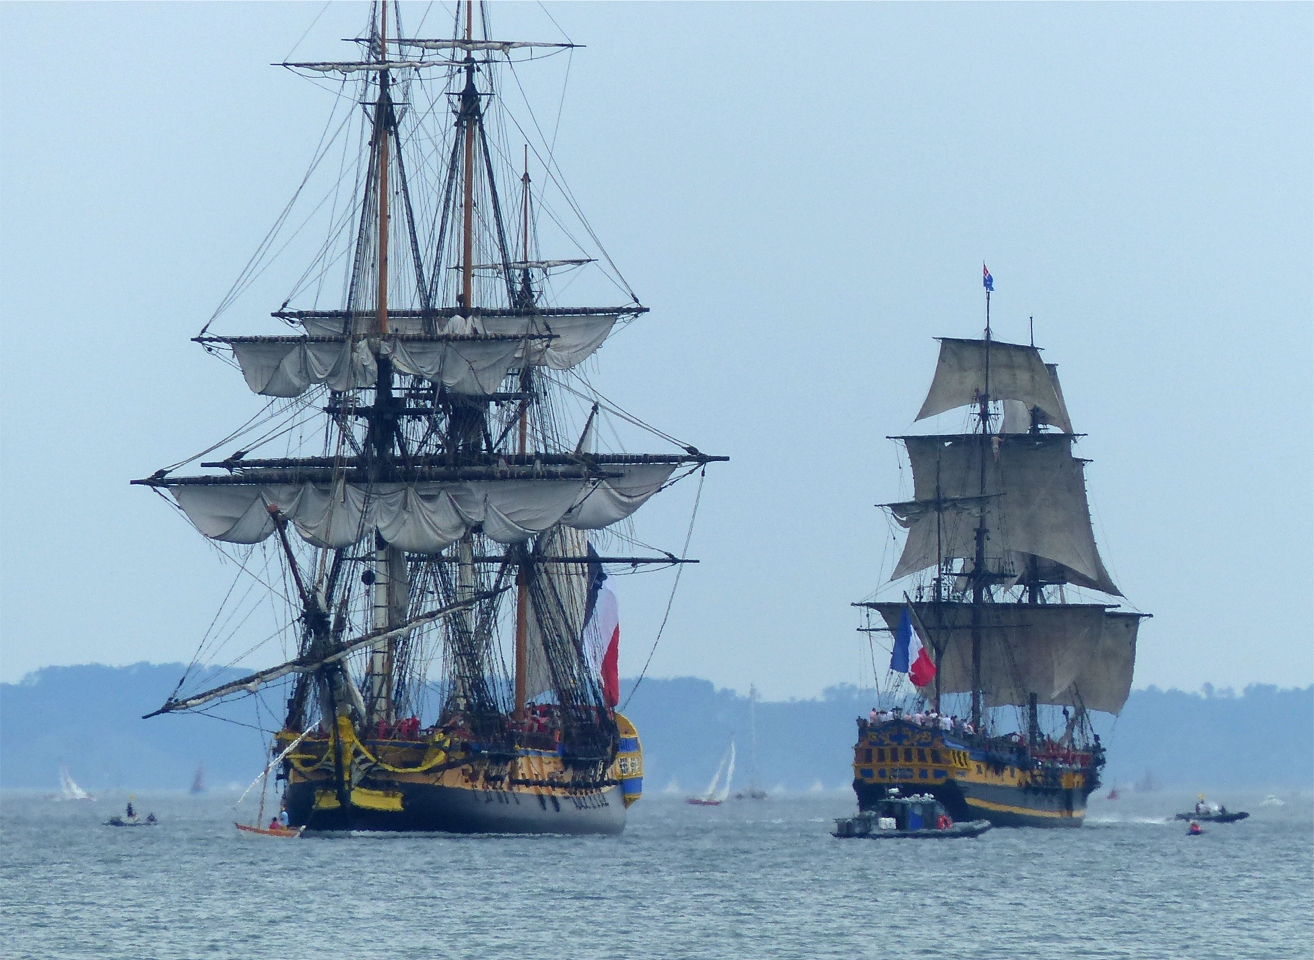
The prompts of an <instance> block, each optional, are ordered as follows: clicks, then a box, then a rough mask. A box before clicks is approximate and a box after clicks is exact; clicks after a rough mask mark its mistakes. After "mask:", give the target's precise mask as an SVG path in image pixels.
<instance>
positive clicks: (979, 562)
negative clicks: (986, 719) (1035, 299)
mask: <svg viewBox="0 0 1314 960" xmlns="http://www.w3.org/2000/svg"><path fill="white" fill-rule="evenodd" d="M984 267H985V264H982V268H983V270H984ZM985 276H986V277H987V278H989V276H990V274H989V273H988V272H987V273H985ZM992 286H993V284H992V283H991V282H990V281H989V280H988V279H987V280H986V282H985V287H986V327H985V383H984V387H985V389H984V390H982V391H981V394H980V401H979V402H980V406H979V407H978V410H977V415H978V418H979V419H980V421H981V424H980V428H981V475H980V485H979V489H978V491H977V493H978V495H979V496H981V497H984V496H985V495H986V448H987V447H988V446H989V444H990V290H991V287H992ZM986 533H987V530H986V511H985V510H984V509H983V510H982V511H981V513H980V517H979V518H978V520H977V524H976V555H975V556H974V557H973V558H972V564H973V570H972V729H974V730H977V731H979V730H980V729H981V621H982V619H983V617H984V614H985V611H984V610H983V609H982V607H983V605H984V604H985V600H986V579H985V578H986V566H985V542H986Z"/></svg>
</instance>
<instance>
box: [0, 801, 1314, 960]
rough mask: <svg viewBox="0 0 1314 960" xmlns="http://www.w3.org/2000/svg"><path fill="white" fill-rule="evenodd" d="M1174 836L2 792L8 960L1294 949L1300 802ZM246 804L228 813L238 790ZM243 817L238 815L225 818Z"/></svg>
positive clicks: (1249, 805)
mask: <svg viewBox="0 0 1314 960" xmlns="http://www.w3.org/2000/svg"><path fill="white" fill-rule="evenodd" d="M1282 796H1283V798H1284V799H1285V800H1286V803H1285V805H1283V806H1264V805H1262V804H1261V803H1260V801H1261V800H1262V797H1257V796H1245V797H1242V796H1231V795H1228V796H1221V797H1219V798H1218V799H1221V800H1223V802H1225V803H1227V804H1228V806H1229V807H1232V808H1234V809H1242V808H1245V809H1249V810H1250V811H1251V814H1252V816H1251V818H1250V819H1249V820H1248V821H1246V822H1244V823H1239V824H1235V825H1231V826H1213V827H1207V828H1206V829H1207V831H1208V832H1207V833H1206V834H1205V835H1204V836H1202V837H1188V836H1186V832H1185V825H1184V824H1181V823H1172V822H1169V823H1166V822H1164V821H1163V820H1162V817H1163V816H1164V815H1167V814H1171V813H1172V812H1173V811H1174V810H1175V809H1185V808H1186V806H1187V805H1189V804H1190V803H1191V802H1193V800H1194V797H1193V796H1189V795H1185V794H1183V795H1175V794H1172V793H1167V792H1165V793H1157V794H1150V795H1144V794H1137V795H1132V796H1130V797H1127V798H1124V799H1123V800H1120V801H1118V802H1116V803H1111V802H1107V801H1099V802H1097V803H1095V804H1094V805H1093V807H1092V810H1091V817H1090V819H1089V820H1088V822H1087V825H1086V827H1084V828H1083V829H1081V830H1074V831H1043V830H993V831H991V832H989V833H987V834H986V835H985V836H983V837H981V838H979V839H975V840H953V841H937V842H923V841H915V840H899V841H870V840H843V841H841V840H835V839H833V838H831V837H830V836H829V835H828V833H827V831H828V829H829V827H830V826H831V818H832V817H835V816H843V815H845V814H847V813H849V812H850V811H851V808H852V805H853V801H852V798H851V796H843V795H841V794H826V795H808V796H793V797H784V796H776V797H772V798H771V799H768V800H765V801H756V802H754V801H741V802H734V801H731V802H730V803H728V804H726V805H725V806H723V807H720V808H716V809H707V808H698V807H691V806H687V805H686V804H684V803H681V802H679V800H678V798H670V797H657V798H652V797H649V798H647V799H645V800H643V801H642V802H641V803H640V804H638V805H637V806H636V807H634V808H633V809H632V810H631V812H630V823H629V827H628V829H627V830H626V832H625V834H624V836H622V837H619V838H607V839H602V838H596V839H592V838H589V839H562V838H554V837H417V836H407V837H402V836H368V835H357V836H345V837H333V838H318V839H308V838H307V839H298V840H276V839H269V838H263V837H254V836H246V835H241V834H239V833H238V832H237V831H236V830H234V829H233V826H232V820H233V810H232V802H233V800H234V799H235V796H234V795H221V796H206V797H201V798H192V797H187V796H179V795H176V794H174V795H164V794H161V795H140V796H138V804H137V806H138V809H139V810H140V811H142V812H143V813H145V812H146V811H152V810H153V811H154V812H155V813H156V814H157V815H158V816H159V817H160V820H161V824H160V825H159V826H157V827H153V828H146V829H132V830H122V829H112V828H109V827H105V826H102V825H101V821H103V820H105V819H107V818H108V817H109V816H110V815H111V814H113V813H118V812H120V811H121V807H122V799H123V798H122V797H104V798H102V799H101V800H100V801H99V802H97V803H58V802H52V801H49V800H43V799H41V798H40V797H37V796H33V795H24V794H17V793H7V794H5V795H4V796H3V798H0V840H2V841H3V865H2V868H0V954H2V955H3V956H4V957H6V958H10V957H14V958H17V957H95V958H112V960H119V958H123V960H128V958H131V960H138V958H156V957H159V958H164V957H243V958H246V957H252V958H254V957H261V958H266V957H270V958H275V957H286V958H308V957H323V958H334V960H337V958H351V960H364V958H370V960H372V958H380V960H382V958H389V960H404V958H435V957H494V958H501V957H507V958H511V957H516V958H519V957H525V958H531V957H533V958H537V957H552V958H591V957H746V958H747V957H751V958H758V957H843V958H854V957H882V958H885V957H892V958H903V957H956V958H957V957H983V958H985V957H989V958H994V957H1001V958H1002V957H1027V958H1030V957H1039V958H1047V957H1055V958H1058V957H1064V958H1068V957H1136V958H1141V957H1146V958H1177V957H1182V958H1191V960H1202V958H1214V957H1217V958H1228V960H1235V958H1249V957H1254V958H1264V960H1271V958H1287V957H1291V958H1309V957H1310V956H1311V952H1312V951H1314V946H1312V945H1314V802H1312V801H1311V797H1310V796H1309V795H1308V794H1306V795H1302V796H1297V795H1294V794H1284V795H1282ZM248 804H249V801H248ZM243 810H244V811H246V812H245V816H246V817H247V818H250V817H253V816H254V805H253V804H250V805H249V807H248V806H247V805H244V807H243Z"/></svg>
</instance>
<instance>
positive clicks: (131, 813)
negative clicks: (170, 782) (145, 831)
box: [105, 797, 160, 827]
mask: <svg viewBox="0 0 1314 960" xmlns="http://www.w3.org/2000/svg"><path fill="white" fill-rule="evenodd" d="M135 799H136V797H128V806H127V809H125V810H124V811H123V816H121V817H120V816H118V815H117V814H116V815H115V816H112V817H110V818H109V819H108V820H106V821H105V826H107V827H153V826H155V825H156V824H157V823H159V822H160V821H159V820H157V819H155V814H153V813H148V814H146V816H145V817H140V816H138V815H137V808H136V807H134V806H133V805H132V801H133V800H135Z"/></svg>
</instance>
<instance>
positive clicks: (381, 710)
mask: <svg viewBox="0 0 1314 960" xmlns="http://www.w3.org/2000/svg"><path fill="white" fill-rule="evenodd" d="M379 59H380V61H385V62H386V61H387V59H388V4H387V0H380V2H379ZM388 100H389V98H388V71H387V70H381V71H379V100H378V103H377V104H376V105H375V108H374V111H375V113H374V131H375V132H374V141H375V147H376V148H377V151H378V153H377V161H376V162H377V164H378V169H379V178H378V190H379V193H378V202H379V290H378V314H377V317H378V328H379V336H386V335H387V333H388V215H389V211H388V114H389V112H390V104H389V102H388ZM391 396H392V366H391V364H390V363H389V362H388V360H387V358H384V357H381V358H380V362H379V378H378V382H377V389H376V391H375V407H376V410H375V416H376V417H377V416H379V415H380V414H381V413H384V409H383V408H384V407H385V405H386V404H387V401H389V400H390V399H391ZM375 430H376V432H377V433H378V435H379V447H380V449H383V447H384V446H385V444H386V445H391V442H392V437H391V433H390V431H388V430H387V429H386V427H385V425H384V424H382V423H379V422H378V421H376V423H375ZM385 433H387V434H388V435H387V437H386V439H385V437H384V436H383V434H385ZM388 553H389V548H388V547H387V546H386V545H383V544H379V543H376V544H375V562H374V577H375V581H374V621H375V623H374V626H375V628H376V629H384V628H387V627H389V626H392V622H391V621H392V618H393V608H394V606H395V604H394V603H393V602H392V601H393V593H394V591H395V590H396V586H397V585H396V584H395V583H394V582H393V578H392V573H393V567H394V566H395V565H394V564H392V563H390V562H389V556H388ZM395 655H396V644H395V641H393V640H386V641H384V643H382V644H381V645H380V646H379V647H376V648H375V650H374V652H373V656H372V657H371V660H372V662H371V664H370V673H371V674H372V675H373V676H372V678H371V679H372V682H371V685H370V686H371V689H370V705H369V707H370V713H371V714H372V717H373V719H375V720H384V721H387V722H389V723H391V722H392V719H393V717H392V690H393V676H392V671H393V660H394V658H395Z"/></svg>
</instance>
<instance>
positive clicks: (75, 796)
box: [59, 763, 93, 800]
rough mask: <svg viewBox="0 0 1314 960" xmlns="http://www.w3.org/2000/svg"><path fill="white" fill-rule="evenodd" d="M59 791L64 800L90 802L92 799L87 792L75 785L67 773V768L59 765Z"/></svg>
mask: <svg viewBox="0 0 1314 960" xmlns="http://www.w3.org/2000/svg"><path fill="white" fill-rule="evenodd" d="M59 790H60V795H61V796H62V797H63V799H65V800H91V799H93V797H92V796H91V794H89V793H87V791H85V790H83V789H82V788H81V787H79V786H78V785H77V782H76V781H75V780H74V779H73V777H72V775H71V774H70V773H69V772H68V766H67V765H66V764H63V763H61V764H60V765H59Z"/></svg>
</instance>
